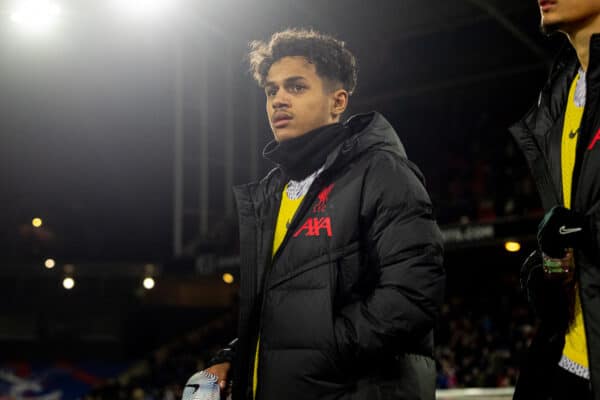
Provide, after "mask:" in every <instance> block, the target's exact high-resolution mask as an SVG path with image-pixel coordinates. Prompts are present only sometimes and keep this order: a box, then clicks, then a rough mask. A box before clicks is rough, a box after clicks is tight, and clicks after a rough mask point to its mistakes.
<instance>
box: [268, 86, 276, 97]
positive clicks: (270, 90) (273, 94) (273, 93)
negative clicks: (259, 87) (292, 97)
mask: <svg viewBox="0 0 600 400" xmlns="http://www.w3.org/2000/svg"><path fill="white" fill-rule="evenodd" d="M265 92H267V96H269V97H271V96H275V95H276V94H277V88H268V89H267V90H265Z"/></svg>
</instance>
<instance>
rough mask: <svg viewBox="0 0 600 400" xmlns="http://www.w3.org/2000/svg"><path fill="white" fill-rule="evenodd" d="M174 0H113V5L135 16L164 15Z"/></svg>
mask: <svg viewBox="0 0 600 400" xmlns="http://www.w3.org/2000/svg"><path fill="white" fill-rule="evenodd" d="M172 3H173V0H113V7H114V8H115V9H118V10H120V12H122V13H124V14H127V15H129V16H131V17H135V18H148V17H158V16H162V15H164V13H165V12H166V11H167V9H168V7H169V6H171V5H172Z"/></svg>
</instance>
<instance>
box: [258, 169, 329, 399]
mask: <svg viewBox="0 0 600 400" xmlns="http://www.w3.org/2000/svg"><path fill="white" fill-rule="evenodd" d="M324 173H325V171H323V172H322V173H321V175H320V176H318V177H317V178H316V179H315V180H314V182H313V183H312V185H311V186H310V189H309V191H308V193H307V194H306V196H305V197H304V199H303V200H302V203H301V204H300V209H298V211H296V214H295V215H294V218H293V219H292V222H291V223H290V226H289V227H288V229H287V231H286V233H285V236H284V238H283V241H282V242H281V244H280V245H279V248H278V249H277V251H276V252H275V254H274V255H273V258H272V259H271V263H270V267H269V263H268V262H266V261H265V267H266V270H265V277H264V279H263V288H262V298H261V305H260V313H259V316H258V318H259V327H258V335H259V336H260V334H261V332H262V328H263V321H264V318H263V312H264V308H265V299H266V297H267V296H266V292H267V287H268V283H269V277H270V276H271V271H272V270H273V267H274V266H275V263H276V261H277V259H278V258H279V254H280V253H281V250H282V249H283V248H284V246H285V245H286V243H287V242H288V240H289V237H290V235H292V234H293V233H291V232H294V230H295V229H296V227H297V226H298V224H299V221H300V220H301V218H303V217H304V214H306V213H307V211H308V209H309V208H310V206H311V205H312V203H313V201H314V199H315V198H316V193H318V191H317V188H318V187H319V186H320V185H319V184H320V183H321V179H319V178H321V177H322V176H323V175H324ZM282 190H283V189H282ZM279 204H281V203H279ZM277 212H279V210H277ZM271 248H273V240H271ZM263 250H264V249H263ZM267 260H268V257H267ZM263 338H264V336H263ZM261 342H263V343H264V340H261ZM263 361H264V357H263V351H262V345H261V348H259V351H258V365H259V366H260V365H261V364H262V363H263ZM252 370H254V365H252ZM261 383H262V382H261V376H260V374H258V376H257V382H256V396H255V397H254V399H253V400H255V399H259V398H260V390H261V386H262V385H261Z"/></svg>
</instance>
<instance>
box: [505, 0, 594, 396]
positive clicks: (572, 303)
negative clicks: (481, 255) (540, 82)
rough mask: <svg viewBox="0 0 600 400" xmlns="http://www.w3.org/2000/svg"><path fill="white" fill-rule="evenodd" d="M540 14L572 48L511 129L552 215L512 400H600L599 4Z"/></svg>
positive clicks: (548, 5) (554, 6)
mask: <svg viewBox="0 0 600 400" xmlns="http://www.w3.org/2000/svg"><path fill="white" fill-rule="evenodd" d="M539 7H540V12H541V16H542V28H543V30H544V31H546V32H561V33H563V34H564V35H565V36H566V38H567V39H568V41H569V43H570V46H566V48H565V50H564V51H563V52H562V53H561V54H560V56H559V58H558V60H557V62H556V64H555V65H554V67H553V69H552V72H551V73H550V78H549V80H548V82H547V84H546V86H545V87H544V89H543V90H542V93H541V95H540V98H539V100H538V103H537V105H536V106H535V107H533V109H532V110H531V111H530V112H529V113H528V114H527V115H526V116H525V118H524V119H523V120H522V121H521V122H520V123H518V124H516V125H515V126H514V127H513V128H511V131H512V133H513V135H514V137H515V138H516V140H517V142H518V143H519V144H520V146H521V148H522V150H523V152H524V153H525V156H526V158H527V159H528V162H529V164H530V167H531V170H532V172H533V175H534V178H535V180H536V183H537V186H538V189H539V192H540V195H541V197H542V203H543V205H544V208H545V209H546V211H547V214H546V216H545V217H544V219H543V220H542V222H541V224H540V227H539V230H538V242H539V247H540V250H539V251H537V252H535V253H534V254H532V255H531V256H530V257H529V259H528V260H527V261H526V262H525V264H524V266H523V270H522V283H523V285H524V286H525V287H526V289H527V293H528V297H529V299H530V301H531V302H532V304H533V306H534V308H535V310H536V311H537V313H538V315H539V317H540V320H541V324H540V328H539V331H538V334H537V336H536V338H535V340H534V341H533V343H532V345H531V348H530V352H529V356H528V359H527V360H526V362H525V363H524V365H523V366H522V369H521V374H520V379H519V381H518V384H517V388H516V391H515V397H514V398H515V399H591V398H593V399H600V263H599V259H598V250H599V245H600V241H599V237H598V232H599V231H598V224H599V223H600V214H599V211H600V209H599V204H600V203H599V202H600V143H598V141H599V140H600V97H599V96H600V36H599V35H595V33H600V0H586V1H582V0H540V1H539ZM592 393H593V394H592Z"/></svg>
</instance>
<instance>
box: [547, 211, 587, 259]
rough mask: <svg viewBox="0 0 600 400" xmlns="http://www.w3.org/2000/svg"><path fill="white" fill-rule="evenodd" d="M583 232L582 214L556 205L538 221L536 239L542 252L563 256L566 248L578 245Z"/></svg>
mask: <svg viewBox="0 0 600 400" xmlns="http://www.w3.org/2000/svg"><path fill="white" fill-rule="evenodd" d="M585 234H586V232H585V217H584V216H582V215H580V214H577V213H576V212H574V211H571V210H569V209H567V208H564V207H561V206H556V207H554V208H552V209H551V210H550V211H548V212H547V213H546V215H544V219H542V222H540V225H539V226H538V233H537V240H538V245H539V247H540V249H541V250H542V252H543V253H544V254H546V255H548V256H550V257H552V258H563V257H565V255H566V249H568V248H576V247H578V246H577V245H578V244H580V243H581V242H582V239H583V237H584V235H585Z"/></svg>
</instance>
